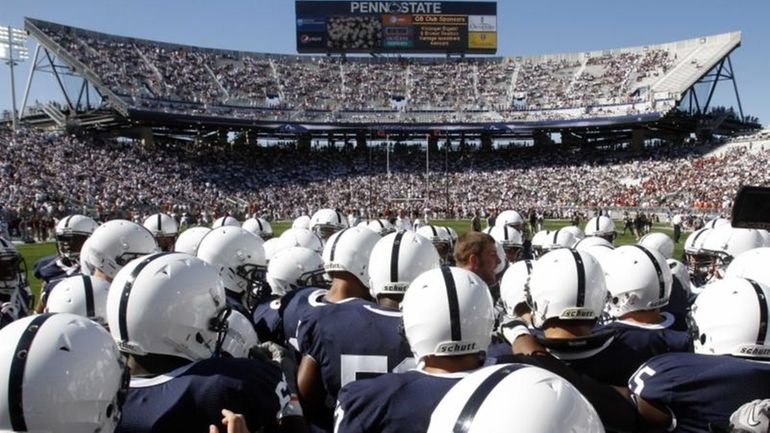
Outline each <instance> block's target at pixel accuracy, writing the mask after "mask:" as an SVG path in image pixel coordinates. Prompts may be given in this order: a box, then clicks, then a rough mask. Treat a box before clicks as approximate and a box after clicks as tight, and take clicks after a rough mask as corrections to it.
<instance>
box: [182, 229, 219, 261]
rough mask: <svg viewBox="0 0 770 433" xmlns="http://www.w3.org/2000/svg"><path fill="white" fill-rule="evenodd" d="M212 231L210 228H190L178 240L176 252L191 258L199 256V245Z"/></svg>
mask: <svg viewBox="0 0 770 433" xmlns="http://www.w3.org/2000/svg"><path fill="white" fill-rule="evenodd" d="M210 231H211V229H210V228H208V227H190V228H189V229H187V230H185V231H183V232H182V233H181V234H180V235H179V237H178V238H177V239H176V243H175V244H174V251H176V252H178V253H186V254H189V255H191V256H194V255H197V254H198V245H200V243H201V240H203V237H204V236H206V234H207V233H208V232H210Z"/></svg>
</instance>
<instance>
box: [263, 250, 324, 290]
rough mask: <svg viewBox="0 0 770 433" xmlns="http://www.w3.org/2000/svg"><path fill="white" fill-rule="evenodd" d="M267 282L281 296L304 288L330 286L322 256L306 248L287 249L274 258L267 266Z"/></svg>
mask: <svg viewBox="0 0 770 433" xmlns="http://www.w3.org/2000/svg"><path fill="white" fill-rule="evenodd" d="M267 282H268V284H270V287H271V288H272V290H273V294H275V295H279V296H283V295H285V294H287V293H289V292H291V291H293V290H296V289H300V288H303V287H319V288H326V286H327V285H328V284H327V281H326V279H325V278H324V261H323V259H322V258H321V255H320V254H318V253H317V252H315V251H313V250H311V249H310V248H305V247H291V248H286V249H285V250H281V251H279V252H278V253H277V254H276V255H275V256H273V258H272V259H270V264H269V265H267Z"/></svg>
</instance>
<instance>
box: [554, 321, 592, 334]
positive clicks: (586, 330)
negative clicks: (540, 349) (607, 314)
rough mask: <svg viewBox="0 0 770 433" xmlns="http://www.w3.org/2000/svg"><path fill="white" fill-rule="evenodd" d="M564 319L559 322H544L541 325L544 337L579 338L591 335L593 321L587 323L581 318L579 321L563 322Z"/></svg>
mask: <svg viewBox="0 0 770 433" xmlns="http://www.w3.org/2000/svg"><path fill="white" fill-rule="evenodd" d="M565 322H566V321H560V323H553V324H546V325H545V326H544V327H543V333H544V334H545V338H581V337H588V336H589V335H591V331H592V330H593V323H587V321H585V320H581V321H580V322H581V323H574V324H572V323H565Z"/></svg>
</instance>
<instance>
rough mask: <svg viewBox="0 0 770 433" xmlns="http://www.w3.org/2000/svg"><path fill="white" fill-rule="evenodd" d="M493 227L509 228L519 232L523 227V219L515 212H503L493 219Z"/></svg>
mask: <svg viewBox="0 0 770 433" xmlns="http://www.w3.org/2000/svg"><path fill="white" fill-rule="evenodd" d="M495 226H511V227H513V228H515V229H516V230H519V231H521V229H522V228H523V227H524V218H522V217H521V214H520V213H518V212H516V211H515V210H504V211H502V212H500V215H498V216H497V218H495Z"/></svg>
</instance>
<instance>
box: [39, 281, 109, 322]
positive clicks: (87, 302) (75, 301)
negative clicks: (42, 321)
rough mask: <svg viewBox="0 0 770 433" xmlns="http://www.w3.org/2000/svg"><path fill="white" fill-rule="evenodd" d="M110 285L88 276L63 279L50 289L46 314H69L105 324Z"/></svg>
mask: <svg viewBox="0 0 770 433" xmlns="http://www.w3.org/2000/svg"><path fill="white" fill-rule="evenodd" d="M109 289H110V283H109V282H107V281H105V280H102V279H101V278H93V277H90V276H88V275H74V276H72V277H68V278H65V279H63V280H61V281H59V282H58V283H56V285H55V286H54V287H53V289H51V292H50V293H49V294H48V298H47V300H46V303H45V311H46V313H71V314H77V315H78V316H82V317H87V318H89V319H91V320H93V321H95V322H97V323H100V324H102V325H106V324H107V295H108V293H109Z"/></svg>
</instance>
